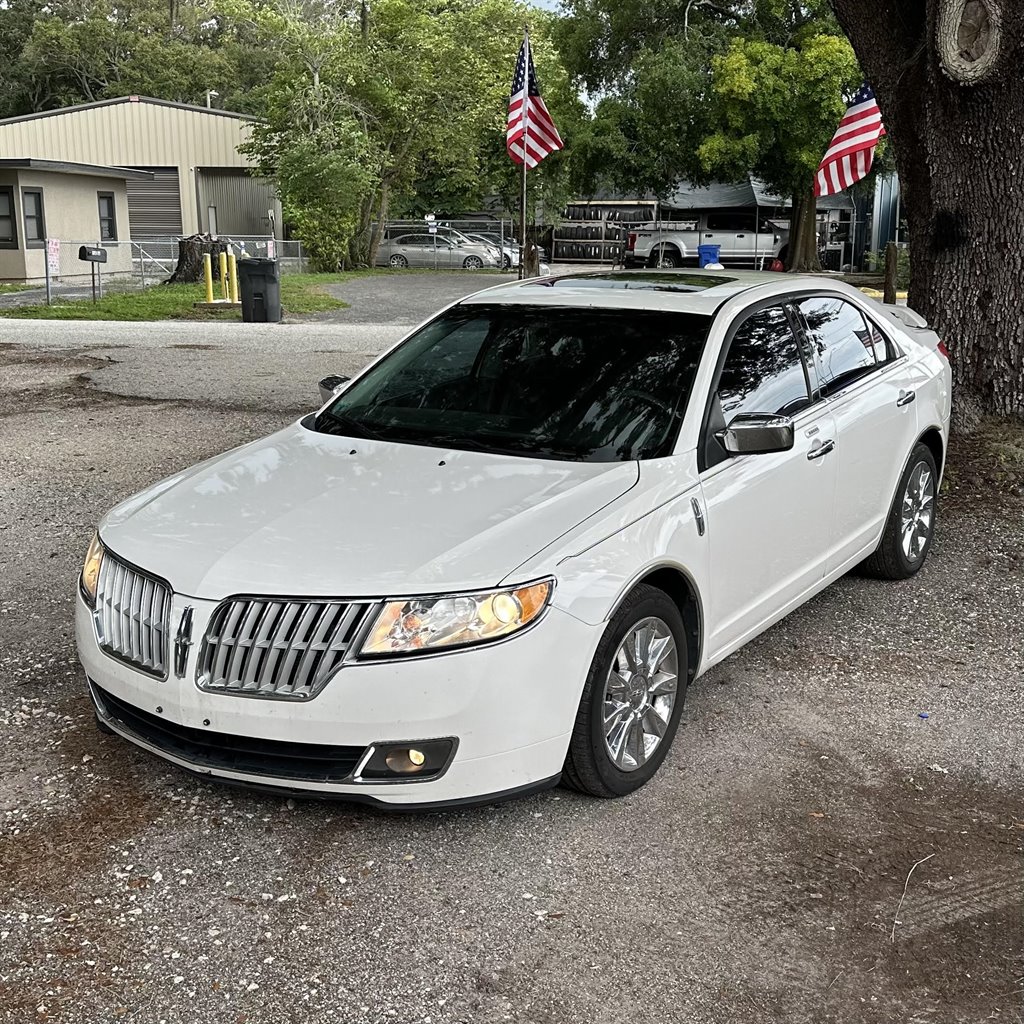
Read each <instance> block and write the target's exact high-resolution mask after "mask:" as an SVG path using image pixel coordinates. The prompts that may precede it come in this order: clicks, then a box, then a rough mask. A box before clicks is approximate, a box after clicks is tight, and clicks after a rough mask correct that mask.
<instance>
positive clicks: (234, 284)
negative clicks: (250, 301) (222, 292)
mask: <svg viewBox="0 0 1024 1024" xmlns="http://www.w3.org/2000/svg"><path fill="white" fill-rule="evenodd" d="M228 282H229V283H230V285H231V301H232V302H234V303H237V302H238V260H237V259H236V258H235V254H234V253H233V252H229V253H228Z"/></svg>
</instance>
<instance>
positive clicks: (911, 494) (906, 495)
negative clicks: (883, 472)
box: [861, 444, 939, 580]
mask: <svg viewBox="0 0 1024 1024" xmlns="http://www.w3.org/2000/svg"><path fill="white" fill-rule="evenodd" d="M938 478H939V474H938V470H937V469H936V466H935V456H933V455H932V453H931V450H930V449H929V448H928V446H927V445H924V444H917V445H915V447H914V450H913V451H912V452H911V453H910V459H909V460H908V461H907V466H906V469H904V470H903V476H902V477H900V482H899V486H898V487H897V488H896V497H895V498H893V502H892V507H891V508H890V509H889V518H888V519H887V520H886V521H885V532H884V533H883V534H882V540H881V542H880V543H879V545H878V549H877V550H876V551H875V553H874V554H873V555H872V556H871V557H870V558H868V559H867V560H866V561H865V562H864V563H863V565H862V567H861V568H862V569H863V570H864V572H865V573H866V574H867V575H869V576H876V577H878V578H879V579H885V580H905V579H908V578H909V577H911V576H913V575H914V574H915V573H916V572H917V571H918V570H919V569H920V568H921V566H922V565H924V561H925V559H926V558H927V557H928V550H929V549H930V548H931V546H932V537H933V536H934V535H935V512H936V498H937V492H938Z"/></svg>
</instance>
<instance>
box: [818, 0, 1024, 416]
mask: <svg viewBox="0 0 1024 1024" xmlns="http://www.w3.org/2000/svg"><path fill="white" fill-rule="evenodd" d="M832 6H833V7H834V9H835V12H836V15H837V17H838V18H839V20H840V22H841V23H842V25H843V28H844V29H845V30H846V32H847V34H848V35H849V37H850V40H851V42H852V43H853V46H854V49H855V50H856V51H857V56H858V57H859V59H860V62H861V65H862V67H863V68H864V71H865V73H866V74H867V77H868V80H869V81H870V82H871V84H872V85H873V86H874V89H875V93H876V95H877V97H878V101H879V105H880V106H881V109H882V117H883V120H884V122H885V125H886V128H887V129H888V132H889V135H890V138H891V140H892V145H893V149H894V151H895V154H896V164H897V167H898V169H899V175H900V187H901V192H902V197H903V198H902V206H903V209H904V211H905V213H906V216H907V223H908V227H909V234H910V255H911V260H910V268H911V269H910V298H909V303H910V305H911V306H912V307H913V308H914V309H916V310H917V311H918V312H919V313H921V314H922V315H923V316H925V317H926V318H927V319H928V320H929V322H930V323H931V324H932V325H933V327H934V328H935V329H936V330H937V331H938V333H939V334H940V336H941V337H942V338H943V339H944V340H945V342H946V344H947V347H948V348H949V350H950V354H951V357H952V362H953V375H954V382H955V384H956V394H955V400H956V402H957V405H958V418H959V419H960V420H961V422H966V423H970V422H971V421H972V420H973V419H975V418H976V415H977V414H978V413H997V414H1012V415H1017V416H1022V415H1024V303H1022V301H1021V297H1022V296H1021V292H1022V282H1024V180H1022V177H1021V171H1020V166H1021V158H1022V151H1024V75H1022V74H1021V72H1020V59H1021V48H1022V45H1024V4H1020V3H1011V2H1010V0H1001V2H1000V0H968V2H966V3H965V0H927V2H926V3H925V4H921V3H920V0H895V2H893V0H870V2H868V0H832Z"/></svg>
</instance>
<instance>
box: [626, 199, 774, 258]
mask: <svg viewBox="0 0 1024 1024" xmlns="http://www.w3.org/2000/svg"><path fill="white" fill-rule="evenodd" d="M683 216H684V219H681V220H670V221H663V222H662V223H661V224H660V225H659V224H645V225H644V226H643V227H642V228H637V229H636V230H635V231H630V232H629V236H628V240H627V242H626V251H625V260H624V262H625V265H626V266H627V267H630V266H633V267H635V266H643V267H685V266H694V267H695V266H697V265H698V262H699V260H698V255H697V246H699V245H717V246H719V260H720V262H721V263H722V264H723V265H724V266H733V267H754V268H755V269H758V270H760V269H761V268H762V265H763V267H764V269H768V268H769V267H771V264H772V262H773V261H774V260H776V259H781V260H785V258H786V248H787V246H788V244H789V232H788V231H787V230H785V229H783V228H779V227H776V226H775V225H774V224H772V223H771V221H769V220H768V219H767V218H766V217H765V216H764V215H763V214H762V215H760V216H758V215H757V214H755V212H754V211H753V210H737V211H732V210H707V211H701V210H693V211H692V212H691V211H687V212H686V213H685V214H684V215H683Z"/></svg>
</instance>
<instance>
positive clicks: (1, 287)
mask: <svg viewBox="0 0 1024 1024" xmlns="http://www.w3.org/2000/svg"><path fill="white" fill-rule="evenodd" d="M36 287H38V286H37V285H33V284H0V295H13V294H14V293H15V292H30V291H31V290H32V289H33V288H36Z"/></svg>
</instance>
